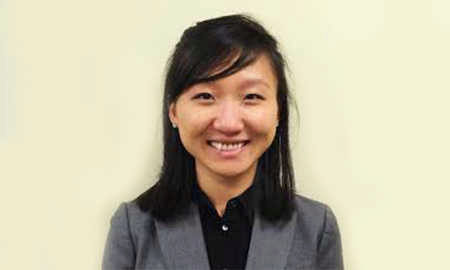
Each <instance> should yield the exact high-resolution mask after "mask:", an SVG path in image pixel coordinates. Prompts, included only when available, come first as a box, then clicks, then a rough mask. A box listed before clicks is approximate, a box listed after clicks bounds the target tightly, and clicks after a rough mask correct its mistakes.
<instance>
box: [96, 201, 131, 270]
mask: <svg viewBox="0 0 450 270" xmlns="http://www.w3.org/2000/svg"><path fill="white" fill-rule="evenodd" d="M135 260H136V252H135V247H134V243H133V239H132V237H131V231H130V224H129V218H128V210H127V205H126V203H122V204H121V205H120V206H119V208H118V209H117V210H116V212H115V213H114V215H113V216H112V218H111V225H110V229H109V233H108V236H107V240H106V246H105V250H104V254H103V262H102V269H103V270H119V269H120V270H128V269H134V266H135Z"/></svg>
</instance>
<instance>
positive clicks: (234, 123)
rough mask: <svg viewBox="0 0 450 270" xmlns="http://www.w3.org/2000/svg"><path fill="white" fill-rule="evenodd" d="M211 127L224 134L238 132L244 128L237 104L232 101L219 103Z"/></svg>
mask: <svg viewBox="0 0 450 270" xmlns="http://www.w3.org/2000/svg"><path fill="white" fill-rule="evenodd" d="M213 127H214V128H215V129H216V130H218V131H220V132H223V133H226V134H235V133H239V132H240V131H241V130H242V129H243V128H244V122H243V121H242V113H241V111H240V108H239V105H238V104H234V103H233V102H224V103H223V104H221V105H220V107H219V109H218V111H217V115H216V117H215V119H214V122H213Z"/></svg>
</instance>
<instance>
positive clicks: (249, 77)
mask: <svg viewBox="0 0 450 270" xmlns="http://www.w3.org/2000/svg"><path fill="white" fill-rule="evenodd" d="M169 117H170V119H171V121H172V123H174V124H176V125H177V127H178V130H179V133H180V138H181V141H182V143H183V145H184V147H185V148H186V150H187V151H188V152H189V153H190V154H191V155H192V156H193V157H194V159H195V164H196V170H197V174H208V175H213V176H218V177H222V178H223V177H225V178H230V177H237V176H243V175H246V174H253V173H254V172H255V170H256V165H257V161H258V159H259V157H260V156H261V155H262V154H263V153H264V151H266V150H267V148H268V147H269V146H270V144H271V143H272V141H273V139H274V136H275V132H276V127H277V124H278V105H277V79H276V77H275V75H274V73H273V70H272V67H271V63H270V60H269V58H268V57H267V56H266V55H264V54H262V55H261V56H260V57H258V58H257V59H256V61H254V62H253V63H252V64H251V65H249V66H247V67H245V68H243V69H242V70H240V71H238V72H236V73H234V74H233V75H230V76H228V77H225V78H222V79H219V80H216V81H213V82H207V83H199V84H196V85H193V86H192V87H190V88H188V89H186V90H185V91H184V92H183V93H182V94H181V95H180V96H179V97H178V99H177V101H176V103H173V104H171V106H170V109H169Z"/></svg>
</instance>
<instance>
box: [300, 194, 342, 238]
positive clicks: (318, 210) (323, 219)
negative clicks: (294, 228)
mask: <svg viewBox="0 0 450 270" xmlns="http://www.w3.org/2000/svg"><path fill="white" fill-rule="evenodd" d="M294 204H295V212H296V214H297V215H296V216H297V222H298V223H301V225H302V227H303V228H309V229H310V230H312V231H315V233H320V232H321V233H324V232H328V231H337V229H338V228H337V222H336V217H335V215H334V213H333V211H332V210H331V208H330V207H329V206H328V205H327V204H325V203H322V202H319V201H316V200H313V199H310V198H307V197H305V196H302V195H295V199H294Z"/></svg>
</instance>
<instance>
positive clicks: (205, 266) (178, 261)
mask: <svg viewBox="0 0 450 270" xmlns="http://www.w3.org/2000/svg"><path fill="white" fill-rule="evenodd" d="M155 226H156V230H157V235H158V240H159V243H160V246H161V251H162V254H163V256H164V257H165V258H164V259H165V261H166V262H167V268H168V269H183V270H184V269H198V270H209V261H208V255H207V252H206V247H205V241H204V240H203V232H202V225H201V223H200V215H199V213H198V208H197V206H196V205H194V204H191V207H190V208H189V212H188V213H186V215H183V216H180V217H179V218H177V219H176V220H173V221H170V222H162V221H159V220H155Z"/></svg>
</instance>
